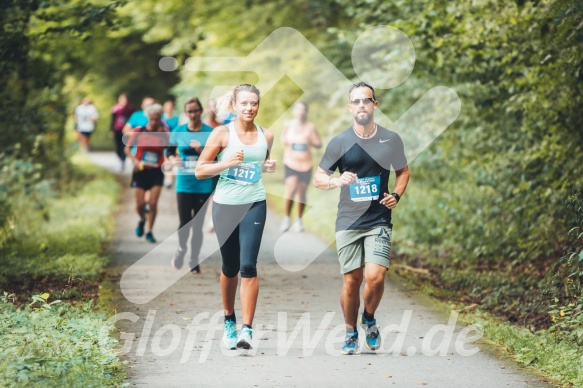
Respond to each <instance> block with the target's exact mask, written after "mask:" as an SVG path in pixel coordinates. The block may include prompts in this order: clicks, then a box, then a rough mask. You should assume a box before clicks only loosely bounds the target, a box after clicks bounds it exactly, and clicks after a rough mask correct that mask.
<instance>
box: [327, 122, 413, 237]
mask: <svg viewBox="0 0 583 388" xmlns="http://www.w3.org/2000/svg"><path fill="white" fill-rule="evenodd" d="M405 166H407V158H406V157H405V152H404V149H403V141H402V140H401V138H400V137H399V135H397V134H396V133H395V132H393V131H389V130H388V129H386V128H383V127H381V126H378V128H377V133H376V134H375V135H374V136H373V137H371V138H370V139H361V138H359V137H358V136H356V134H355V133H354V130H353V128H352V127H350V128H348V129H346V130H345V131H343V132H342V133H340V134H339V135H338V136H336V137H334V138H333V139H332V140H331V141H330V144H328V147H326V152H325V153H324V156H323V157H322V161H321V162H320V167H321V168H322V169H323V170H324V171H327V172H328V173H330V174H332V173H334V172H335V171H336V170H338V171H340V174H342V173H343V172H344V171H350V172H353V173H355V174H356V175H357V176H358V181H357V182H356V183H354V184H352V185H350V186H344V187H342V188H341V189H340V201H339V202H338V216H337V218H336V231H340V230H347V229H370V228H374V227H377V226H389V227H392V224H391V210H390V209H387V207H386V206H383V205H381V204H380V203H379V201H380V200H381V199H383V198H384V193H389V191H388V184H389V174H390V170H391V169H393V170H396V171H398V170H401V169H403V168H404V167H405Z"/></svg>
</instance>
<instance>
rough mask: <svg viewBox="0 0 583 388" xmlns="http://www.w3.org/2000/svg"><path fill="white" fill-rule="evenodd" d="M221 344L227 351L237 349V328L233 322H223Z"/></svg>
mask: <svg viewBox="0 0 583 388" xmlns="http://www.w3.org/2000/svg"><path fill="white" fill-rule="evenodd" d="M223 343H224V344H225V347H226V348H227V349H235V348H236V347H237V327H236V324H235V321H230V320H226V321H225V331H224V332H223Z"/></svg>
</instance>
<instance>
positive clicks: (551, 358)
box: [460, 311, 583, 387]
mask: <svg viewBox="0 0 583 388" xmlns="http://www.w3.org/2000/svg"><path fill="white" fill-rule="evenodd" d="M460 317H461V319H462V320H463V321H464V322H466V323H471V324H476V325H480V326H481V327H482V328H483V329H484V337H485V338H486V339H488V340H489V342H491V343H492V344H494V345H495V346H497V347H498V348H499V349H501V350H503V351H504V352H505V353H510V354H511V355H512V358H513V359H514V360H515V361H516V362H517V363H518V364H521V365H524V366H528V367H530V369H531V370H532V371H533V372H535V373H537V374H541V372H542V375H544V376H546V377H548V378H550V379H552V380H556V381H557V382H558V383H559V384H560V385H562V386H575V387H581V386H583V349H580V348H576V347H573V346H572V345H570V344H568V343H566V342H563V341H558V340H556V339H555V338H554V337H553V336H552V335H551V334H549V333H547V332H546V331H538V332H535V333H532V332H530V331H529V330H528V329H526V328H524V327H517V326H515V325H511V324H508V323H505V322H501V321H500V320H499V319H498V318H496V317H493V316H491V315H490V314H487V313H484V312H481V311H477V312H469V313H465V314H461V315H460Z"/></svg>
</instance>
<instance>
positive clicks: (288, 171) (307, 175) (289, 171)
mask: <svg viewBox="0 0 583 388" xmlns="http://www.w3.org/2000/svg"><path fill="white" fill-rule="evenodd" d="M283 167H284V171H285V177H286V179H287V178H288V177H290V176H294V175H295V176H297V177H298V181H300V182H304V183H306V184H309V183H310V179H312V169H311V168H310V169H309V170H308V171H303V172H302V171H296V170H294V169H293V168H289V167H288V166H286V165H285V164H284V165H283Z"/></svg>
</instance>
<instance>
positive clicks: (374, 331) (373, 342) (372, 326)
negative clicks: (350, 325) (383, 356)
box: [360, 314, 382, 351]
mask: <svg viewBox="0 0 583 388" xmlns="http://www.w3.org/2000/svg"><path fill="white" fill-rule="evenodd" d="M360 325H361V326H362V328H363V329H364V332H365V333H366V337H365V340H364V344H365V345H366V347H367V348H369V349H370V350H373V351H374V350H378V349H379V348H380V347H381V344H382V340H381V334H380V333H379V328H378V326H377V320H376V319H373V320H372V321H365V320H364V314H361V316H360Z"/></svg>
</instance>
